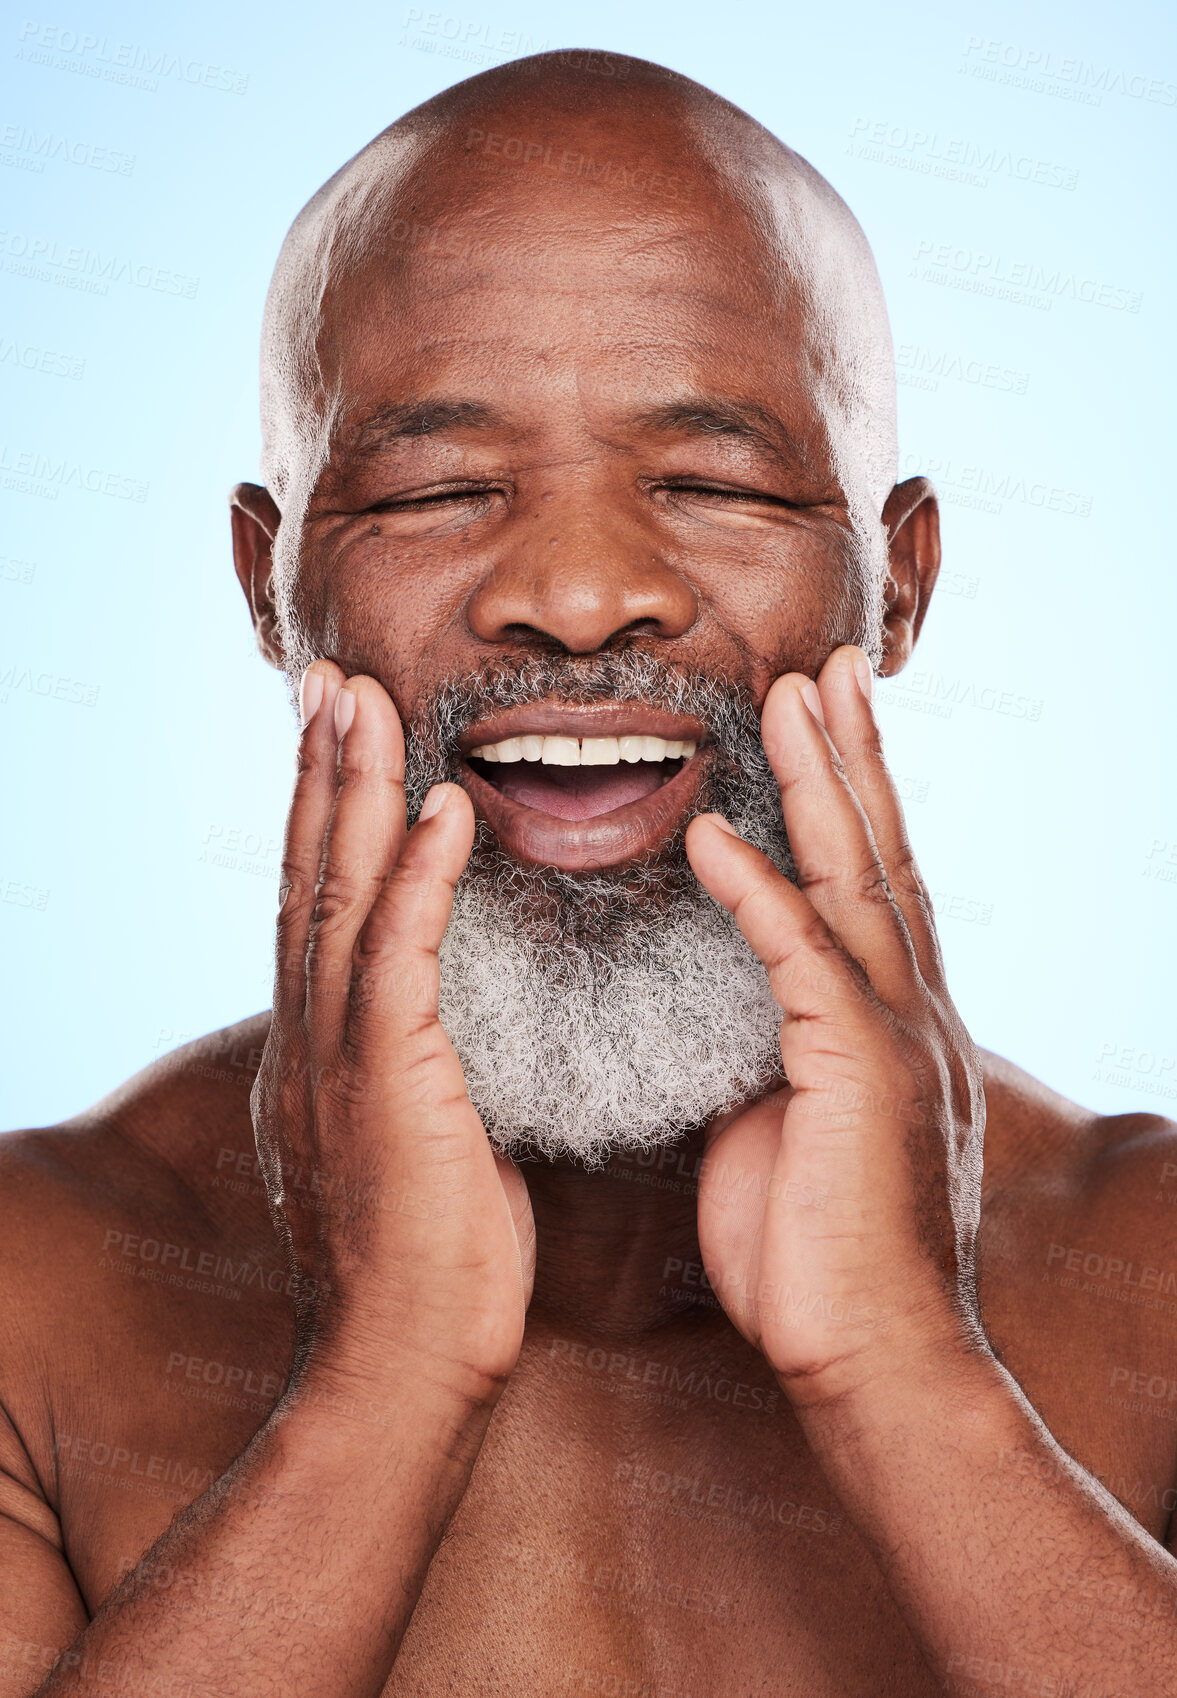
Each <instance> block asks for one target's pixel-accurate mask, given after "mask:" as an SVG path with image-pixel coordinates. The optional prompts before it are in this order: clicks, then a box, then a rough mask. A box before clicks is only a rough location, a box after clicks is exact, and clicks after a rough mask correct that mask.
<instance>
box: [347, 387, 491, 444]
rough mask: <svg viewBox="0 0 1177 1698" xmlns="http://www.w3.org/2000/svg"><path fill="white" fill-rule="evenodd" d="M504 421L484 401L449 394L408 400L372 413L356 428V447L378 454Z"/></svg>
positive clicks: (489, 426) (480, 428)
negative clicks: (417, 440)
mask: <svg viewBox="0 0 1177 1698" xmlns="http://www.w3.org/2000/svg"><path fill="white" fill-rule="evenodd" d="M503 423H504V420H503V418H502V415H501V414H499V413H496V412H495V410H494V408H493V407H487V406H485V405H484V404H483V403H482V402H481V401H461V400H450V399H448V398H445V397H442V398H440V399H437V400H433V401H404V402H400V403H397V404H394V405H392V406H389V407H381V408H380V409H379V410H378V411H377V412H375V413H371V414H369V416H368V417H367V418H366V419H364V420H363V422H362V423H361V424H360V425H359V427H358V428H357V430H356V435H355V439H354V449H355V452H356V453H359V454H377V453H379V452H380V450H381V449H382V448H388V447H391V446H392V445H394V444H395V443H398V442H405V441H411V440H412V439H413V438H414V437H421V436H440V435H441V434H443V433H444V432H445V431H450V430H494V429H496V428H501V427H502V425H503Z"/></svg>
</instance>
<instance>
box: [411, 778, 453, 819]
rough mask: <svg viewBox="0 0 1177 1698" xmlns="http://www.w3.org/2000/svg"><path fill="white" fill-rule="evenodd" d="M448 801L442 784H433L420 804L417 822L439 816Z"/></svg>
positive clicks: (447, 794) (447, 795)
mask: <svg viewBox="0 0 1177 1698" xmlns="http://www.w3.org/2000/svg"><path fill="white" fill-rule="evenodd" d="M448 801H449V791H448V790H447V789H446V787H445V785H444V784H435V785H434V786H433V788H432V789H431V790H430V791H429V793H428V794H427V795H426V797H425V800H424V801H423V802H422V804H421V812H420V813H419V814H418V815H417V818H418V820H431V819H432V818H433V816H434V814H439V813H440V812H441V810H442V809H443V808H444V807H445V805H446V803H447V802H448Z"/></svg>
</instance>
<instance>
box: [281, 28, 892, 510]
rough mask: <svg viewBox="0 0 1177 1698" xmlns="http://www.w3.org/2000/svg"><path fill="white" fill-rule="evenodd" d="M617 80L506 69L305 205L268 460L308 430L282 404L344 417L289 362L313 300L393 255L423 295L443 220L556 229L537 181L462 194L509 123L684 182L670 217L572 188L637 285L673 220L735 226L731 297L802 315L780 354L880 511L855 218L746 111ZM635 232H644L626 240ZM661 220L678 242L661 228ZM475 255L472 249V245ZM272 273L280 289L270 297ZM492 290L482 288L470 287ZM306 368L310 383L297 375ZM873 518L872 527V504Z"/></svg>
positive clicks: (882, 327) (639, 78)
mask: <svg viewBox="0 0 1177 1698" xmlns="http://www.w3.org/2000/svg"><path fill="white" fill-rule="evenodd" d="M627 65H628V66H629V67H632V75H629V76H628V77H627V78H626V79H623V80H621V81H618V82H616V83H614V84H612V85H610V86H608V87H606V86H604V84H603V81H602V79H600V78H597V77H593V76H592V75H591V74H589V73H587V72H584V73H582V72H580V71H570V70H569V69H568V68H567V65H566V64H563V62H562V61H561V59H560V56H559V55H558V54H554V55H536V56H533V57H532V58H530V59H524V60H517V61H512V62H511V63H509V64H508V65H506V66H502V67H498V68H496V69H495V70H493V71H489V72H485V73H483V74H482V75H480V76H476V77H473V78H470V79H467V80H466V81H465V82H463V83H459V84H456V85H454V86H452V87H451V88H449V89H447V90H445V91H443V92H442V93H441V94H440V95H438V96H436V97H434V99H432V100H431V101H428V102H426V103H425V105H423V106H422V107H419V108H417V109H416V110H415V111H414V112H412V113H410V114H407V115H406V117H405V118H403V119H401V120H399V121H398V122H397V123H396V124H395V125H393V126H390V128H389V129H388V130H386V131H384V132H382V133H381V135H380V136H378V137H377V138H376V139H375V141H374V142H373V143H371V144H369V146H368V147H367V148H365V149H364V150H362V152H361V153H360V154H359V155H357V156H356V158H355V159H353V160H352V161H351V162H350V163H349V165H348V166H346V167H345V168H344V169H343V171H341V172H339V173H337V174H336V177H335V178H333V179H332V180H331V182H330V183H329V184H327V185H325V187H324V189H323V190H321V191H320V192H319V194H318V195H317V196H316V197H314V200H313V201H312V202H311V203H310V204H309V205H308V207H307V208H306V209H304V213H303V214H302V215H300V218H299V220H297V221H296V224H295V226H294V228H293V230H292V232H291V234H290V236H289V237H288V238H287V244H286V246H285V247H284V250H283V255H282V257H281V259H280V262H279V271H278V273H276V276H275V288H274V290H273V291H272V297H273V299H272V302H271V303H270V305H271V306H272V308H273V310H272V311H271V310H269V308H268V311H267V321H268V322H267V328H266V333H265V352H264V358H263V374H264V377H265V379H266V381H267V384H268V392H267V395H266V401H265V406H264V417H263V437H264V439H265V442H266V456H267V458H274V459H280V458H282V456H281V455H280V454H279V453H277V452H276V451H275V445H276V443H277V440H278V439H279V438H280V437H281V438H284V443H285V445H286V446H290V445H291V444H293V445H295V446H297V442H298V439H299V437H300V435H301V437H302V439H303V441H304V442H305V441H306V440H307V431H306V428H305V425H304V426H303V428H302V430H301V432H300V431H299V430H298V429H294V430H291V429H290V428H288V427H287V426H285V425H283V424H282V420H281V418H280V416H279V415H281V414H282V413H283V412H284V411H285V410H287V409H288V408H290V407H293V408H294V409H295V410H296V411H298V412H300V413H301V416H302V417H303V418H305V417H306V412H305V409H306V408H308V407H309V408H310V410H311V411H312V412H316V413H318V415H319V418H318V420H317V421H316V422H321V421H322V418H323V413H324V411H328V410H334V411H336V412H337V411H338V409H339V407H340V406H341V405H342V403H343V399H344V398H343V397H341V396H340V395H339V394H338V393H337V392H335V393H332V391H333V389H335V386H334V385H333V384H332V383H330V382H329V381H328V382H324V380H323V374H322V368H321V366H318V360H317V359H312V360H311V361H307V360H300V359H299V358H297V357H295V358H294V359H293V360H292V359H291V358H290V352H291V345H292V340H293V342H294V344H295V345H299V344H300V345H301V347H302V348H303V349H304V350H305V349H307V342H308V340H309V341H310V342H311V344H312V346H313V348H314V354H315V355H317V354H318V352H319V348H318V342H319V335H320V333H321V332H322V331H323V329H324V326H325V319H326V318H327V317H329V316H330V313H329V308H330V303H329V302H327V301H326V296H327V294H328V292H329V291H330V293H331V294H334V288H333V284H334V282H335V280H336V279H338V278H340V277H341V276H345V275H350V276H351V277H353V278H354V277H356V276H357V275H358V274H359V272H361V271H363V270H365V269H366V268H367V266H368V265H369V264H370V263H371V261H372V260H373V259H374V258H376V257H378V256H380V254H381V251H382V250H383V256H384V258H385V261H386V262H388V261H390V260H391V259H392V252H391V251H390V250H391V249H393V248H395V251H396V254H397V258H398V260H399V262H400V263H399V264H398V265H397V267H396V268H397V269H400V270H404V271H407V272H408V273H409V274H410V275H414V276H416V277H417V279H418V280H419V281H420V280H422V278H423V274H427V273H428V270H429V267H430V266H431V265H435V264H436V263H438V262H439V261H440V260H441V259H442V258H443V255H442V254H441V253H438V252H435V251H430V250H431V249H433V248H435V247H436V243H435V241H434V239H433V236H432V234H431V232H432V231H434V230H435V229H436V228H440V227H441V226H442V225H443V224H449V223H450V222H451V221H452V217H453V214H454V211H455V209H458V210H459V212H460V214H461V215H464V214H465V213H466V211H467V210H469V211H471V212H472V215H473V216H475V217H476V218H480V219H482V222H481V224H480V225H478V226H476V228H477V229H478V230H479V231H480V232H481V234H482V236H483V237H485V236H487V235H490V236H492V237H493V236H494V235H495V234H496V231H498V232H501V229H502V222H503V212H504V208H506V209H507V210H512V211H515V212H517V211H518V209H519V202H520V199H522V200H523V201H528V200H529V198H530V200H531V201H532V202H534V206H535V207H536V208H538V209H539V210H538V212H537V213H536V216H535V225H536V230H537V232H538V230H539V228H540V227H541V226H542V224H543V223H544V221H545V220H546V221H547V223H548V225H549V228H556V229H558V228H560V227H561V226H560V221H561V220H563V227H565V228H566V225H567V216H566V215H567V211H568V202H569V199H570V195H569V194H567V193H564V192H562V191H563V190H565V189H568V188H569V185H568V184H567V183H561V182H560V180H559V179H558V178H557V179H554V180H553V181H552V182H551V183H550V184H548V183H545V181H544V180H543V178H542V177H541V176H540V175H539V174H537V173H536V172H535V171H532V172H531V173H530V174H529V175H528V174H526V173H523V172H515V173H513V174H512V175H511V176H510V178H508V176H507V175H506V174H505V173H502V172H500V173H499V174H498V175H495V176H483V175H480V176H479V180H478V182H477V184H475V183H473V182H472V181H471V173H470V171H469V160H468V159H466V158H465V151H466V149H468V137H469V134H470V133H471V131H470V126H471V125H474V126H476V127H478V126H481V127H482V128H485V129H486V130H488V131H489V129H490V128H491V127H492V126H497V127H500V128H501V127H502V126H503V125H504V124H506V125H508V130H507V131H506V132H505V133H511V134H516V135H518V134H522V133H523V129H521V128H520V126H524V127H526V126H527V125H532V126H533V127H534V126H535V125H536V124H540V125H546V126H548V128H549V129H550V130H551V131H552V133H553V135H558V136H559V137H560V138H561V139H562V141H564V142H566V143H567V145H568V146H577V145H581V144H583V145H584V146H585V147H586V148H588V149H589V151H590V152H591V151H592V150H593V149H596V151H597V152H598V153H599V152H600V149H601V147H604V146H606V145H607V147H608V149H610V150H611V151H612V152H615V153H616V154H617V156H618V158H619V159H621V157H622V156H623V155H624V157H625V158H626V159H627V160H629V159H631V158H632V159H639V160H641V161H642V162H643V164H644V167H645V168H647V169H649V168H651V167H652V168H653V169H662V170H665V169H666V168H667V162H668V161H673V162H674V164H675V168H676V169H679V170H687V169H689V171H690V173H691V175H692V177H694V178H696V179H697V182H696V185H695V188H696V192H695V194H694V196H693V198H692V199H691V200H689V201H686V202H684V203H683V204H675V203H668V202H663V201H651V200H650V199H649V197H648V196H643V195H641V194H639V193H636V192H633V191H631V190H630V189H628V188H627V189H625V190H624V191H623V192H620V193H619V191H618V189H617V187H615V186H614V185H612V184H611V185H610V186H609V187H608V188H607V189H605V188H603V187H602V186H601V185H599V184H597V183H595V182H594V183H592V184H591V185H590V184H589V183H587V182H586V183H584V184H583V185H581V184H580V183H579V182H578V183H577V184H576V185H572V186H573V187H575V188H577V189H581V190H583V191H584V192H583V195H582V199H581V201H580V204H581V205H583V206H585V207H586V208H596V209H598V210H600V211H602V212H604V214H605V215H606V216H605V217H604V218H599V219H594V220H588V221H587V222H590V223H593V224H595V227H596V230H597V236H598V239H599V236H600V232H601V231H602V230H606V231H612V232H613V235H612V238H611V240H610V242H609V243H608V244H607V245H608V246H610V247H613V248H614V249H615V248H616V247H617V246H619V245H622V246H624V245H629V246H630V251H631V253H632V255H633V259H632V261H631V263H633V264H634V265H635V269H637V270H639V271H640V269H641V265H642V260H643V258H644V257H645V256H646V255H647V254H649V255H654V254H655V253H657V252H659V251H664V250H665V249H666V248H667V247H668V246H672V245H673V244H674V243H676V242H677V243H679V244H683V243H685V242H686V240H687V232H686V230H685V229H684V225H685V224H686V223H688V222H689V223H690V224H691V225H692V226H694V227H695V231H696V234H695V235H694V238H693V239H694V240H696V241H698V240H699V226H700V225H702V226H703V230H704V231H705V232H706V231H707V230H708V226H710V227H711V228H714V226H715V221H716V220H718V222H719V223H720V224H732V220H733V215H735V223H734V224H733V230H735V229H737V228H738V230H739V231H740V236H739V237H738V238H736V239H735V240H734V246H735V247H736V248H737V249H738V250H740V252H739V262H738V263H737V264H736V265H735V267H734V270H735V271H736V272H737V273H741V274H742V273H743V272H744V271H745V270H746V269H750V270H751V272H752V273H754V274H755V275H752V276H748V277H745V276H743V275H740V276H738V277H736V276H733V275H732V271H733V267H732V263H731V262H732V260H733V258H734V257H735V256H734V255H733V254H732V253H731V252H730V250H728V249H727V247H726V245H725V244H724V243H723V242H720V243H719V246H720V248H721V249H723V250H724V251H725V253H726V260H725V283H726V287H727V291H728V295H729V297H730V296H731V295H733V294H734V296H735V298H736V299H738V300H744V301H748V300H750V299H751V298H752V297H755V296H759V297H761V298H763V296H764V294H765V293H768V294H769V295H774V294H776V295H777V297H778V299H779V297H780V291H781V289H782V285H783V286H784V287H785V288H786V289H787V291H788V294H789V296H790V297H791V298H793V299H794V300H799V302H800V304H801V307H802V312H801V317H800V321H798V320H796V319H794V320H793V322H792V323H791V324H790V326H789V334H788V335H787V337H786V338H785V340H786V341H787V342H788V344H789V347H790V348H791V349H792V353H793V359H794V361H795V362H797V363H799V367H800V370H801V371H807V373H808V378H809V382H810V383H811V384H812V386H813V387H814V388H815V389H816V390H817V391H818V393H819V395H820V397H821V399H820V401H819V410H820V411H821V413H822V414H823V415H824V416H826V417H829V418H830V420H831V423H832V422H833V419H834V417H835V416H837V417H839V418H840V420H841V423H842V426H843V434H844V435H845V437H846V441H845V442H844V443H842V444H841V445H840V450H839V451H840V453H841V454H842V457H843V458H844V459H845V461H846V471H847V475H848V476H849V477H850V478H851V481H857V479H858V478H859V477H861V476H863V475H864V474H867V475H868V476H869V482H870V485H871V486H872V490H873V499H877V500H878V501H879V502H880V504H881V496H882V495H883V494H885V492H886V488H887V487H889V483H890V477H891V476H892V475H893V473H894V462H895V459H896V458H897V455H896V450H895V446H894V410H895V409H894V404H895V391H894V376H893V369H892V365H891V353H890V338H889V332H888V330H887V325H886V316H885V311H884V309H883V307H882V300H881V292H880V289H879V284H878V279H877V273H876V272H875V270H874V265H873V260H872V258H871V255H870V251H869V248H868V246H867V244H866V240H865V237H864V236H863V234H862V232H861V230H860V229H859V228H858V226H857V224H856V222H855V221H854V219H853V216H852V214H851V213H850V212H849V209H848V208H847V207H846V206H845V204H844V202H842V201H841V199H840V197H838V196H837V194H836V193H835V192H834V190H833V189H832V188H831V187H830V186H829V184H827V183H826V182H825V180H824V179H823V178H822V177H821V176H820V175H819V174H818V173H817V172H816V171H815V170H814V169H813V167H812V166H810V165H809V164H808V163H807V162H806V161H805V160H803V159H802V158H801V157H800V156H799V155H797V154H795V153H793V152H792V151H791V150H790V149H788V148H787V147H785V146H784V144H782V143H781V142H779V141H778V140H777V139H776V138H775V137H773V136H771V135H770V133H769V132H768V131H767V130H765V129H764V128H763V126H761V125H759V124H757V123H756V121H755V120H753V119H752V118H750V117H749V116H748V115H747V114H746V113H742V112H740V111H739V110H738V108H735V107H733V106H732V105H731V104H730V103H728V102H726V101H724V100H722V99H721V98H720V97H719V96H717V95H715V94H714V93H713V92H712V91H711V90H708V89H705V88H703V87H701V86H700V85H698V84H695V83H692V82H691V81H690V80H689V79H687V78H683V77H681V76H679V75H677V74H676V73H674V72H670V71H666V70H664V69H663V68H661V67H651V66H649V65H645V64H643V62H642V61H638V60H629V61H627ZM464 140H465V142H466V149H464V147H463V142H464ZM516 187H519V188H520V189H521V191H522V193H521V197H520V196H516V194H515V193H514V190H515V188H516ZM622 205H623V206H624V211H623V213H621V214H618V211H617V209H618V208H619V207H620V206H622ZM611 208H612V209H613V214H614V215H613V216H609V214H610V209H611ZM398 215H400V216H399V217H398ZM634 217H637V219H638V221H639V223H640V224H642V225H643V226H644V228H645V231H646V234H645V235H644V236H643V237H642V239H641V240H640V241H639V242H637V243H634V241H633V235H634V232H633V218H634ZM406 218H409V221H410V223H411V224H412V239H411V240H409V241H405V240H401V238H400V236H399V234H398V233H397V226H398V225H404V224H405V220H406ZM414 220H420V221H421V222H420V223H417V222H414ZM553 220H555V221H556V223H555V225H553ZM671 220H672V221H673V227H672V228H667V227H666V226H667V223H668V222H669V221H671ZM577 222H580V220H579V219H578V220H577ZM419 230H421V231H423V232H424V236H423V237H422V239H421V240H418V236H417V232H418V231H419ZM587 234H588V232H587V231H586V235H587ZM425 238H428V240H426V239H425ZM716 240H717V238H712V240H705V241H704V242H703V246H704V247H706V248H707V249H713V248H714V246H715V244H716ZM398 242H399V246H397V245H396V244H397V243H398ZM529 245H531V244H530V242H529ZM556 245H557V246H559V245H560V244H559V243H558V241H557V244H556ZM472 246H473V249H474V250H475V251H476V250H477V248H478V246H479V242H478V241H477V240H476V241H475V242H474V243H473V244H472ZM410 250H412V251H410ZM467 257H468V256H467ZM749 262H751V264H750V265H749ZM300 274H301V277H302V282H301V283H300ZM280 276H281V279H282V280H283V281H284V282H285V284H287V285H293V287H285V288H279V287H278V285H279V281H280ZM451 276H452V273H451ZM489 282H491V279H490V278H489V277H486V276H484V278H483V286H484V287H485V286H486V284H487V283H489ZM308 293H309V297H310V312H309V315H307V316H309V318H310V319H311V321H312V325H311V326H308V324H307V323H306V318H305V317H304V320H303V323H302V325H301V326H300V327H296V329H295V335H294V337H293V339H291V338H290V335H289V325H288V323H287V322H286V321H287V317H288V315H287V313H286V312H285V311H284V305H289V304H290V303H291V299H292V295H293V296H294V297H298V300H297V301H296V304H301V303H302V302H306V301H307V300H308ZM312 326H313V327H312ZM308 328H309V329H310V336H309V338H308V335H307V331H308ZM312 364H313V365H315V366H318V370H315V371H309V370H308V366H310V365H312ZM798 376H800V372H799V373H798ZM300 380H309V383H307V384H306V386H304V383H303V382H302V381H300ZM308 387H309V389H310V393H309V394H308V393H307V389H308ZM312 434H317V433H312ZM875 513H876V518H877V513H878V507H877V506H876V507H875Z"/></svg>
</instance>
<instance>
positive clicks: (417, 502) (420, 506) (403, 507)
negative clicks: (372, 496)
mask: <svg viewBox="0 0 1177 1698" xmlns="http://www.w3.org/2000/svg"><path fill="white" fill-rule="evenodd" d="M507 494H508V491H507V490H505V489H504V488H503V486H502V485H501V484H484V483H464V484H446V485H445V486H444V487H443V488H441V489H422V490H415V491H414V492H413V493H412V494H411V495H396V496H390V497H389V499H388V500H387V501H377V502H374V503H373V504H372V506H371V507H365V508H364V512H365V513H422V512H427V511H428V510H429V509H430V508H431V507H444V506H446V505H447V504H448V503H450V502H454V501H465V502H470V501H480V502H485V501H488V500H489V498H490V497H491V496H493V495H502V496H504V497H505V496H506V495H507Z"/></svg>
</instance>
